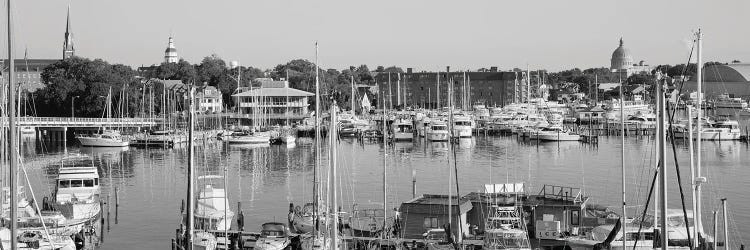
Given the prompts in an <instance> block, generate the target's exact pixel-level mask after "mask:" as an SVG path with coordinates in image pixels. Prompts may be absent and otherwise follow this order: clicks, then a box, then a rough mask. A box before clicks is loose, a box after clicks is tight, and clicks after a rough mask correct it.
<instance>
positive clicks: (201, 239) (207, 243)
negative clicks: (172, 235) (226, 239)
mask: <svg viewBox="0 0 750 250" xmlns="http://www.w3.org/2000/svg"><path fill="white" fill-rule="evenodd" d="M218 243H219V242H218V241H217V240H216V236H215V235H213V234H211V233H209V232H205V231H198V230H196V231H194V233H193V250H214V249H216V246H217V245H218Z"/></svg>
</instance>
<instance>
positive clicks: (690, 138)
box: [687, 106, 700, 247]
mask: <svg viewBox="0 0 750 250" xmlns="http://www.w3.org/2000/svg"><path fill="white" fill-rule="evenodd" d="M691 108H692V107H690V106H688V108H687V117H688V126H687V129H688V131H687V133H688V151H689V152H690V184H691V185H690V193H691V194H692V198H693V220H694V222H693V235H694V237H693V239H692V240H693V247H698V232H700V231H698V228H700V227H698V217H699V216H698V209H697V208H696V206H697V205H698V200H697V199H696V192H695V189H696V187H697V185H696V182H695V161H694V159H693V150H694V149H693V118H692V117H693V111H692V110H690V109H691Z"/></svg>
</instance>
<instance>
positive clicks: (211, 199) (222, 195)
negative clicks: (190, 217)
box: [195, 175, 234, 230]
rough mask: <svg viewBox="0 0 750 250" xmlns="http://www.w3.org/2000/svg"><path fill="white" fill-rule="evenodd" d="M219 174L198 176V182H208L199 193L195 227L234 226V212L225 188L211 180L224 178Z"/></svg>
mask: <svg viewBox="0 0 750 250" xmlns="http://www.w3.org/2000/svg"><path fill="white" fill-rule="evenodd" d="M223 178H224V177H223V176H219V175H204V176H199V177H198V182H199V183H201V182H204V183H207V184H206V185H205V186H204V187H203V188H202V189H201V191H200V193H199V194H198V201H197V205H196V209H195V225H196V226H195V228H196V229H203V230H229V229H231V228H232V217H234V212H232V210H231V209H229V199H227V196H226V191H225V188H224V187H222V186H221V184H218V183H217V182H212V181H211V180H222V179H223Z"/></svg>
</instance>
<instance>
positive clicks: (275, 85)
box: [232, 81, 314, 97]
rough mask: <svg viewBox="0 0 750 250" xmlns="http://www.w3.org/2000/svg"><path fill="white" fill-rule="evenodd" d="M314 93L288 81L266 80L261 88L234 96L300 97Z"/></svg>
mask: <svg viewBox="0 0 750 250" xmlns="http://www.w3.org/2000/svg"><path fill="white" fill-rule="evenodd" d="M313 95H314V94H313V93H310V92H307V91H302V90H299V89H295V88H290V87H289V82H287V81H264V82H262V85H261V87H260V88H256V89H252V90H248V91H245V92H242V93H238V94H234V95H232V96H235V97H244V96H250V97H255V96H259V97H260V96H298V97H304V96H313Z"/></svg>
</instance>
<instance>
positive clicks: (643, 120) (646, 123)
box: [624, 112, 656, 128]
mask: <svg viewBox="0 0 750 250" xmlns="http://www.w3.org/2000/svg"><path fill="white" fill-rule="evenodd" d="M624 123H625V124H636V125H638V126H640V127H641V128H655V127H656V114H654V113H651V112H638V113H636V114H634V115H631V116H629V117H628V119H626V120H625V121H624Z"/></svg>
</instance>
